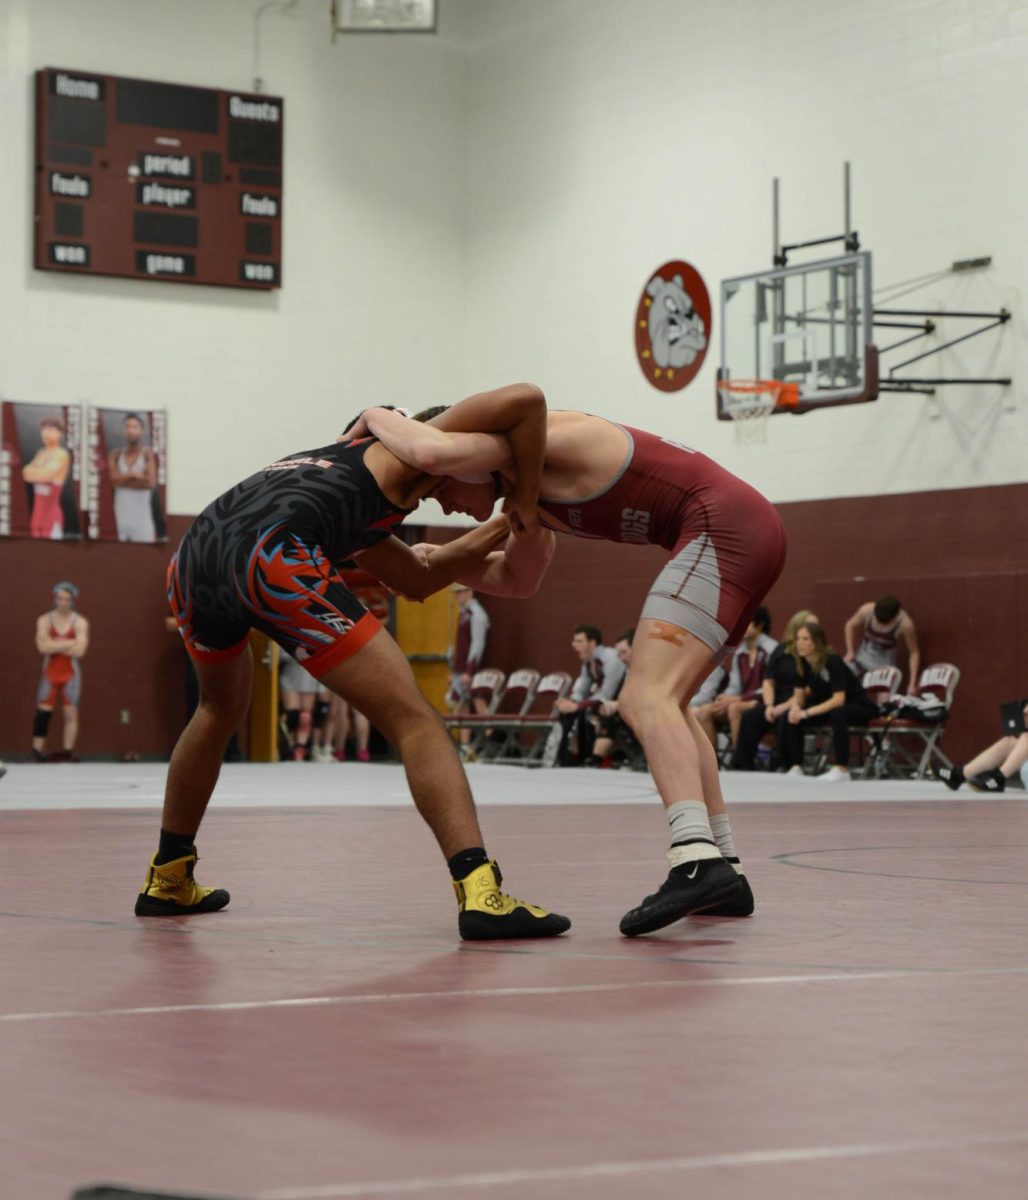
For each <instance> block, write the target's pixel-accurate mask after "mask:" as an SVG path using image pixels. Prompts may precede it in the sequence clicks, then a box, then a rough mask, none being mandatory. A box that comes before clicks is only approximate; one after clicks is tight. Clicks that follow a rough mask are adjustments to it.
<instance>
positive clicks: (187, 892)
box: [136, 852, 229, 917]
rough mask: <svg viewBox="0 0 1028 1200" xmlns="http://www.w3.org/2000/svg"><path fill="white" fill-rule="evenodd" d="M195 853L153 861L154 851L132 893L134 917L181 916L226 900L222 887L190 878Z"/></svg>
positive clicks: (221, 904) (213, 908) (214, 908)
mask: <svg viewBox="0 0 1028 1200" xmlns="http://www.w3.org/2000/svg"><path fill="white" fill-rule="evenodd" d="M195 864H196V853H195V852H194V853H193V854H187V855H186V856H185V857H184V858H176V859H173V860H172V861H171V862H166V863H161V864H160V865H158V863H157V855H156V854H155V855H154V856H153V858H152V859H151V861H150V872H149V874H148V875H147V877H146V883H144V884H143V890H142V891H141V892H140V893H139V895H138V896H137V897H136V916H137V917H181V916H183V915H185V914H186V913H204V912H217V911H218V909H219V908H224V907H225V905H226V904H228V901H229V895H228V892H226V891H225V889H224V888H205V887H200V885H199V884H198V883H197V882H196V881H195V880H194V879H193V867H194V866H195Z"/></svg>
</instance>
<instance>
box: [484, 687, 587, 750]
mask: <svg viewBox="0 0 1028 1200" xmlns="http://www.w3.org/2000/svg"><path fill="white" fill-rule="evenodd" d="M571 683H572V680H571V676H570V675H569V674H568V673H567V671H553V672H551V673H550V674H549V675H544V676H543V678H542V679H540V680H539V682H538V686H537V687H536V689H535V691H534V692H533V693H532V699H531V701H530V703H529V704H528V705H527V706H523V708H522V711H521V712H520V713H510V714H503V713H497V714H496V715H495V716H494V717H493V718H492V720H491V721H490V726H489V727H490V729H491V730H493V731H495V732H497V733H501V734H503V735H504V737H503V741H502V742H499V743H498V747H497V750H496V753H490V754H489V761H490V762H496V763H517V764H520V765H522V766H539V765H540V764H541V763H542V757H543V750H544V749H545V748H546V739H547V737H548V736H549V733H550V730H551V729H552V728H553V706H554V704H556V703H557V701H558V700H563V699H564V697H565V696H566V695H567V694H568V692H569V691H570V690H571Z"/></svg>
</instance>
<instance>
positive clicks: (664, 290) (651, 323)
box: [635, 261, 710, 392]
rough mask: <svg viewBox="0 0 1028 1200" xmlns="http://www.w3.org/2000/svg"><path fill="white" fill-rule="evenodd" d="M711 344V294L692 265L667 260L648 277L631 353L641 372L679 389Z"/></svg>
mask: <svg viewBox="0 0 1028 1200" xmlns="http://www.w3.org/2000/svg"><path fill="white" fill-rule="evenodd" d="M709 344H710V296H709V295H708V294H707V288H706V285H705V284H704V282H703V279H702V278H701V276H700V273H699V272H698V271H697V270H696V268H695V267H693V266H690V264H689V263H686V262H677V261H676V262H667V263H665V264H664V265H663V266H662V267H660V268H658V270H657V271H656V273H655V274H654V275H653V276H652V277H651V278H650V280H649V282H648V283H647V284H646V287H645V288H644V289H643V294H642V296H641V297H640V299H639V306H638V308H637V309H636V314H635V352H636V356H637V358H638V359H639V366H640V367H641V368H642V372H643V374H644V375H645V376H646V378H647V379H648V380H649V381H650V383H652V384H653V386H654V387H655V388H659V389H660V390H661V391H662V392H677V391H679V390H680V389H681V388H684V387H685V385H686V384H687V383H690V382H691V381H692V380H693V379H694V378H695V377H696V375H697V374H698V373H699V370H700V367H702V366H703V360H704V358H705V357H706V355H707V347H708V345H709Z"/></svg>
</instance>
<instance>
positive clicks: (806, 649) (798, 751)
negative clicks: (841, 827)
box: [778, 621, 878, 783]
mask: <svg viewBox="0 0 1028 1200" xmlns="http://www.w3.org/2000/svg"><path fill="white" fill-rule="evenodd" d="M795 653H796V660H797V675H798V679H797V682H798V685H799V689H801V690H802V693H803V694H802V698H801V697H800V696H799V695H797V697H796V700H795V702H794V703H793V704H791V705H790V706H789V710H788V712H786V713H785V714H784V715H783V716H781V717H779V718H778V722H779V727H780V728H781V729H782V733H783V734H784V737H783V743H784V757H783V766H784V767H785V768H786V771H787V774H789V775H802V774H803V766H802V763H803V735H804V732H805V727H806V726H810V725H826V724H827V725H831V727H832V741H833V743H834V747H835V766H834V767H832V768H831V769H830V770H828V771H826V772H825V773H824V774H823V775H822V776H821V779H823V780H824V781H825V782H826V783H839V782H841V781H843V780H846V779H849V777H850V768H849V763H850V726H851V725H864V724H866V723H867V722H868V721H870V720H871V718H872V717H876V716H877V715H878V705H877V704H875V703H873V701H871V700H870V699H869V698H868V696H867V694H866V692H865V691H864V689H863V688H862V687H861V686H860V682H859V680H858V679H857V677H856V676H855V675H854V674H853V672H852V671H851V670H849V668H848V667H847V666H846V664H845V662H843V660H842V659H841V658H840V657H839V656H838V654H836V653H835V652H834V651H833V650H832V648H831V647H830V646H829V645H828V640H827V638H826V637H825V631H824V630H823V629H822V628H821V626H820V625H818V624H817V623H816V622H815V621H807V622H806V623H804V624H803V625H800V627H799V628H798V629H797V630H796V643H795Z"/></svg>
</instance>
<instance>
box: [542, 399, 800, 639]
mask: <svg viewBox="0 0 1028 1200" xmlns="http://www.w3.org/2000/svg"><path fill="white" fill-rule="evenodd" d="M612 424H613V422H612ZM617 427H618V428H619V429H621V430H622V431H623V432H624V433H625V435H626V436H627V438H628V446H627V449H626V453H625V459H624V462H623V464H622V467H621V470H620V471H619V472H618V474H617V475H616V476H615V477H614V479H612V480H611V482H610V483H609V484H608V485H607V487H605V488H604V489H603V490H602V491H599V492H596V493H594V494H593V495H591V496H584V497H582V498H581V499H579V500H556V499H553V498H551V497H548V496H541V497H540V498H539V507H540V509H541V510H542V512H543V513H544V514H545V516H544V518H543V520H544V523H545V524H546V525H548V527H549V528H551V529H554V530H558V531H561V532H564V533H571V534H574V535H575V536H577V537H589V538H602V539H604V540H605V541H609V542H635V543H649V544H652V545H656V546H663V547H664V549H665V550H668V551H670V552H671V560H670V562H669V563H668V564H667V566H666V567H665V568H664V570H663V571H661V573H660V575H658V576H657V579H656V581H655V583H654V585H653V587H652V588H651V590H650V593H649V596H648V597H647V600H646V603H645V605H644V606H643V611H642V618H647V617H649V618H652V619H654V620H658V621H666V622H668V623H669V624H672V625H677V626H680V627H681V628H683V629H687V630H688V631H689V632H690V633H693V634H695V636H696V637H698V638H699V639H700V640H701V641H702V642H704V643H705V644H706V645H708V646H710V648H711V649H712V650H713V651H715V652H717V651H719V650H721V648H722V647H724V646H725V645H729V646H735V645H737V644H738V643H739V642H740V641H741V640H742V637H743V635H744V634H745V632H746V626H747V625H748V624H749V619H750V617H751V615H752V614H753V612H754V610H755V609H756V608H757V606H758V605H759V604H760V602H761V600H762V599H763V598H764V596H766V595H767V593H768V592H769V591H770V589H771V587H772V585H773V584H774V582H775V580H776V579H777V578H778V576H779V574H780V573H781V570H782V566H783V564H784V562H785V533H784V530H783V529H782V522H781V519H780V518H779V516H778V513H777V512H776V511H775V508H774V506H773V505H772V504H771V503H770V502H769V501H768V500H766V499H765V498H764V497H763V496H762V495H761V494H760V493H759V492H758V491H756V489H754V488H752V487H750V485H749V484H748V483H744V482H743V481H742V480H741V479H739V478H737V477H736V476H735V475H733V474H731V472H730V471H726V470H725V469H724V467H721V466H719V465H718V464H717V463H716V462H714V461H713V459H710V458H708V457H707V456H706V455H705V454H701V453H699V451H697V450H692V449H690V448H689V447H688V446H683V445H681V444H680V443H678V442H672V441H668V440H667V439H666V438H660V437H657V436H656V435H655V434H652V433H647V432H645V431H644V430H641V429H633V428H631V427H630V426H627V425H618V426H617Z"/></svg>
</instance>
